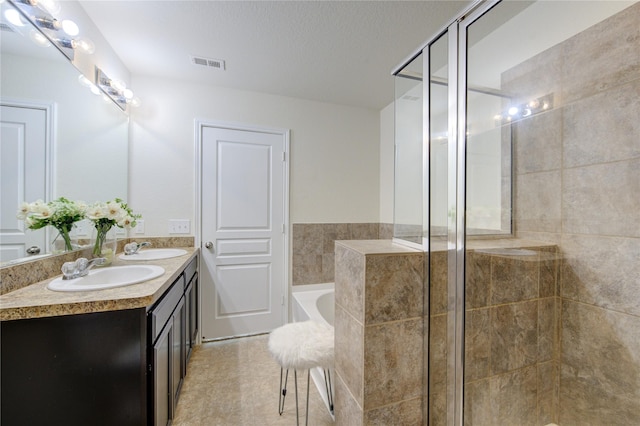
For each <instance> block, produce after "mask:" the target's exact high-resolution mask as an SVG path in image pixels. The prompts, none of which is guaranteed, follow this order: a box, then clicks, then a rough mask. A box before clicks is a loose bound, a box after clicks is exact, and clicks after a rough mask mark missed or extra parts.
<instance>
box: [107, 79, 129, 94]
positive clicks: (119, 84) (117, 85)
mask: <svg viewBox="0 0 640 426" xmlns="http://www.w3.org/2000/svg"><path fill="white" fill-rule="evenodd" d="M110 86H111V87H113V88H114V89H116V90H117V91H118V92H122V91H123V90H124V89H126V88H127V85H126V84H125V83H124V81H122V80H116V79H114V80H111V84H110Z"/></svg>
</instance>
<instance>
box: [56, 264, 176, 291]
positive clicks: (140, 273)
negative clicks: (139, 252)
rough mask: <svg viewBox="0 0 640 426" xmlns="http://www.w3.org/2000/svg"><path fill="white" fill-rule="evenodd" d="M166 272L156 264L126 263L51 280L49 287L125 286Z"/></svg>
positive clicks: (84, 288) (72, 288)
mask: <svg viewBox="0 0 640 426" xmlns="http://www.w3.org/2000/svg"><path fill="white" fill-rule="evenodd" d="M162 274H164V268H162V267H161V266H156V265H124V266H109V267H106V268H101V269H92V270H90V271H89V275H87V276H85V277H80V278H75V279H72V280H63V279H62V277H59V278H56V279H55V280H53V281H51V282H50V283H49V284H48V285H47V288H49V290H53V291H90V290H103V289H106V288H114V287H124V286H127V285H131V284H138V283H141V282H144V281H148V280H151V279H154V278H157V277H159V276H160V275H162Z"/></svg>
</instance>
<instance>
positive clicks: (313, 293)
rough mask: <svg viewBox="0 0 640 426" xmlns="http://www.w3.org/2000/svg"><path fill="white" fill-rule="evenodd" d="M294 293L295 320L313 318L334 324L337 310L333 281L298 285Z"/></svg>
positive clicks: (293, 310) (293, 311)
mask: <svg viewBox="0 0 640 426" xmlns="http://www.w3.org/2000/svg"><path fill="white" fill-rule="evenodd" d="M297 287H303V288H301V289H298V288H297ZM292 294H293V303H292V306H291V307H292V314H293V321H295V322H297V321H306V320H310V319H312V320H315V321H319V322H323V323H325V324H329V325H330V326H333V316H334V312H335V305H334V300H335V297H334V294H335V293H334V286H333V283H326V284H311V285H302V286H296V287H294V289H293V293H292Z"/></svg>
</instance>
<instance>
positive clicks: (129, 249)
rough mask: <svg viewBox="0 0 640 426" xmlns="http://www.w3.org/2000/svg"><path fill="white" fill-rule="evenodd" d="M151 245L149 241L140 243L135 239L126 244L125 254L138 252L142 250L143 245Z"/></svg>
mask: <svg viewBox="0 0 640 426" xmlns="http://www.w3.org/2000/svg"><path fill="white" fill-rule="evenodd" d="M150 245H151V243H150V242H148V241H145V242H144V243H140V244H138V243H137V242H135V241H134V242H132V243H129V244H126V245H125V246H124V254H125V255H130V254H136V253H137V252H138V250H140V249H141V248H142V247H147V246H150Z"/></svg>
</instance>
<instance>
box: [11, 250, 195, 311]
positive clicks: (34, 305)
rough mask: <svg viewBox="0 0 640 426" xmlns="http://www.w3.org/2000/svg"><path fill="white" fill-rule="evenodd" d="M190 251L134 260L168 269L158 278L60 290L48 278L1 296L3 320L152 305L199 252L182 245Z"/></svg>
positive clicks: (122, 261) (115, 262)
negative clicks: (132, 282)
mask: <svg viewBox="0 0 640 426" xmlns="http://www.w3.org/2000/svg"><path fill="white" fill-rule="evenodd" d="M181 248H183V249H184V250H186V251H187V254H185V255H183V256H179V257H173V258H170V259H162V260H152V261H147V262H143V261H140V262H135V263H141V264H150V265H158V266H161V267H163V268H164V270H165V272H164V274H162V275H161V276H159V277H158V278H154V279H152V280H149V281H145V282H142V283H139V284H133V285H129V286H125V287H117V288H111V289H105V290H95V291H79V292H57V291H52V290H49V289H48V288H47V284H49V282H50V281H52V280H53V279H55V278H56V277H53V278H51V279H47V280H44V281H40V282H37V283H35V284H32V285H29V286H26V287H23V288H21V289H19V290H15V291H12V292H10V293H6V294H3V295H2V296H0V320H1V321H8V320H17V319H29V318H41V317H53V316H61V315H75V314H84V313H91V312H105V311H117V310H124V309H135V308H149V307H150V306H151V305H153V304H154V303H155V302H156V301H157V300H158V299H159V298H160V297H161V296H162V295H163V294H164V292H165V291H166V290H167V289H168V288H169V286H171V284H173V282H174V280H175V279H176V278H178V276H179V275H180V273H181V272H182V270H183V269H184V268H185V267H186V266H187V265H188V264H189V262H190V261H191V260H192V259H193V258H195V257H196V256H197V255H198V252H199V249H198V248H195V247H181ZM133 263H134V262H131V261H125V260H120V259H117V258H116V259H115V260H114V261H113V265H114V266H115V265H131V264H133Z"/></svg>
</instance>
